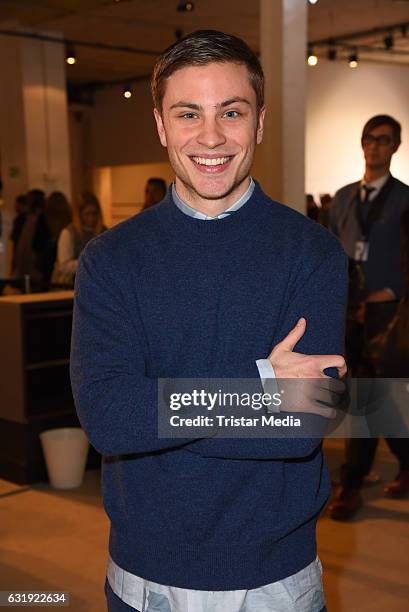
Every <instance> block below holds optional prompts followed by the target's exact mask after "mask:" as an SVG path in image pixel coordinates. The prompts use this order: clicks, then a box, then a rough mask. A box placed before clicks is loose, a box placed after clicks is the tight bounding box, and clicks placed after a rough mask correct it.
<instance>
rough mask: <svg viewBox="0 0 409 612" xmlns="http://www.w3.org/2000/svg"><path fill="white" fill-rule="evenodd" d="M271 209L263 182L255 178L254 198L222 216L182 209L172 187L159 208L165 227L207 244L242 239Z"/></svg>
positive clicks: (170, 231) (193, 241)
mask: <svg viewBox="0 0 409 612" xmlns="http://www.w3.org/2000/svg"><path fill="white" fill-rule="evenodd" d="M267 211H268V206H267V199H266V196H265V195H264V193H263V191H262V190H261V188H260V185H259V184H258V183H257V181H254V191H253V193H252V195H251V197H250V198H249V199H248V200H247V202H245V204H243V206H241V207H240V208H239V209H238V210H236V211H234V212H233V213H231V214H230V215H228V216H226V217H224V218H223V219H207V220H204V219H196V218H194V217H191V216H189V215H186V214H185V213H184V212H182V211H181V210H180V209H179V208H178V206H177V205H176V204H175V202H174V200H173V197H172V192H171V189H169V190H168V192H167V194H166V197H165V199H164V201H163V202H162V203H161V204H160V205H159V206H158V207H157V214H158V217H159V219H160V222H161V223H162V225H163V227H164V229H165V230H166V231H167V232H169V233H171V234H173V235H174V236H175V237H176V238H179V239H180V240H182V241H183V242H184V243H186V242H191V243H201V242H204V243H206V244H208V243H212V242H213V241H214V242H217V243H221V242H229V241H234V240H239V239H240V238H243V237H244V236H246V235H247V234H248V232H249V231H250V230H251V229H252V227H254V226H255V225H256V224H258V223H260V222H261V221H262V218H263V217H264V215H265V214H266V213H267Z"/></svg>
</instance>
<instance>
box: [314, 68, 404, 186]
mask: <svg viewBox="0 0 409 612" xmlns="http://www.w3.org/2000/svg"><path fill="white" fill-rule="evenodd" d="M307 100H308V101H307V121H306V125H307V130H306V192H307V193H312V194H314V195H315V194H318V193H325V192H328V193H334V192H335V191H336V190H337V189H338V188H339V187H341V186H342V185H345V184H346V183H350V182H352V181H355V180H358V179H360V178H361V177H362V174H363V170H364V164H363V156H362V150H361V145H360V139H361V132H362V127H363V126H364V124H365V122H366V121H367V120H368V119H369V118H370V117H372V116H373V115H380V114H388V115H392V116H393V117H395V118H396V119H397V120H398V121H399V122H400V123H401V124H402V145H401V147H400V149H399V151H398V152H397V153H396V154H395V156H394V157H393V160H392V167H391V170H392V173H393V174H394V175H395V176H396V177H397V178H399V179H401V180H402V181H404V182H406V183H409V67H408V66H392V65H390V64H388V65H387V64H371V63H360V64H359V66H358V68H356V69H351V68H349V66H348V65H347V63H346V62H340V61H336V62H330V61H328V60H320V62H319V63H318V65H317V66H316V67H314V68H309V69H308V97H307Z"/></svg>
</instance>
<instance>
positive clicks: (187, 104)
mask: <svg viewBox="0 0 409 612" xmlns="http://www.w3.org/2000/svg"><path fill="white" fill-rule="evenodd" d="M237 102H243V103H244V104H248V105H249V106H251V104H250V102H249V100H247V98H240V97H239V96H236V97H234V98H229V99H228V100H224V101H223V102H220V104H216V105H215V107H216V108H217V107H219V108H225V107H226V106H230V105H231V104H236V103H237ZM174 108H190V109H191V110H196V111H200V110H203V107H202V106H201V105H200V104H194V103H193V102H185V101H184V100H180V101H179V102H175V104H172V106H171V107H170V110H172V109H174Z"/></svg>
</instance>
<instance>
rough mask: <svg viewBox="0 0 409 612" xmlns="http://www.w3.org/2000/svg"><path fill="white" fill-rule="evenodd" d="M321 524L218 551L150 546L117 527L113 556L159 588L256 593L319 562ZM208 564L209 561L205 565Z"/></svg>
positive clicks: (313, 522) (111, 546)
mask: <svg viewBox="0 0 409 612" xmlns="http://www.w3.org/2000/svg"><path fill="white" fill-rule="evenodd" d="M316 522H317V519H316V518H315V517H314V519H313V520H311V521H309V522H308V523H306V524H304V525H302V526H301V527H299V528H298V529H296V530H295V531H293V532H292V533H290V534H289V535H287V536H285V537H283V538H281V539H280V540H279V541H275V542H274V541H271V542H268V543H263V544H260V545H257V546H254V547H253V546H241V547H238V546H236V547H235V546H231V545H230V544H229V543H228V542H226V547H225V548H220V549H219V550H216V549H212V548H210V547H209V546H206V545H201V544H197V545H181V544H175V545H174V546H169V544H161V543H156V542H152V541H150V542H148V543H146V539H145V538H143V537H141V538H140V539H138V538H135V537H132V535H131V533H130V532H129V531H127V530H122V534H124V531H126V535H122V534H120V533H119V532H118V531H117V530H116V529H115V528H114V527H113V526H112V527H111V533H110V543H109V552H110V555H111V557H112V559H113V560H114V561H115V563H117V564H118V565H119V566H120V567H121V568H122V569H124V570H126V571H128V572H130V573H132V574H134V575H135V576H140V577H141V578H144V579H146V580H151V581H153V582H157V583H159V584H163V585H167V586H174V587H179V588H184V589H194V590H200V591H233V590H241V589H256V588H259V587H261V586H263V585H266V584H270V583H272V582H277V581H278V580H283V579H284V578H287V577H288V576H292V575H293V574H295V573H297V572H299V571H300V570H302V569H304V567H306V566H307V565H309V564H310V563H311V562H312V561H314V559H315V557H316V555H317V549H316V538H315V531H316ZM204 560H205V561H204Z"/></svg>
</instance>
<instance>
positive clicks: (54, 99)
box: [0, 24, 71, 276]
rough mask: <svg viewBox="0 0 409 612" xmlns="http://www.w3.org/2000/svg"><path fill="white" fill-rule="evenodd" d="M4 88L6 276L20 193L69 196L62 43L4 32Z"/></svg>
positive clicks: (0, 152)
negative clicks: (20, 36) (17, 196)
mask: <svg viewBox="0 0 409 612" xmlns="http://www.w3.org/2000/svg"><path fill="white" fill-rule="evenodd" d="M2 25H4V24H2ZM7 25H9V24H7ZM14 29H15V28H14ZM48 34H50V33H49V32H48ZM52 34H53V35H54V36H55V33H54V32H53V33H52ZM0 91H1V95H0V160H1V176H2V180H3V201H4V205H3V207H2V217H3V232H2V236H1V237H0V276H7V275H8V272H9V271H8V269H7V264H6V261H7V259H8V257H7V253H6V251H7V239H8V235H9V233H10V227H11V221H12V218H13V215H14V199H15V197H16V195H18V194H19V193H24V192H26V191H27V190H28V189H43V190H44V191H45V192H46V193H50V192H51V191H54V190H59V191H62V192H64V193H65V194H66V195H67V197H68V198H69V199H70V198H71V179H70V163H69V141H68V113H67V96H66V85H65V50H64V45H62V44H61V45H60V44H57V43H51V42H45V41H41V40H35V39H30V38H17V37H9V36H4V35H3V36H2V35H0Z"/></svg>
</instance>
